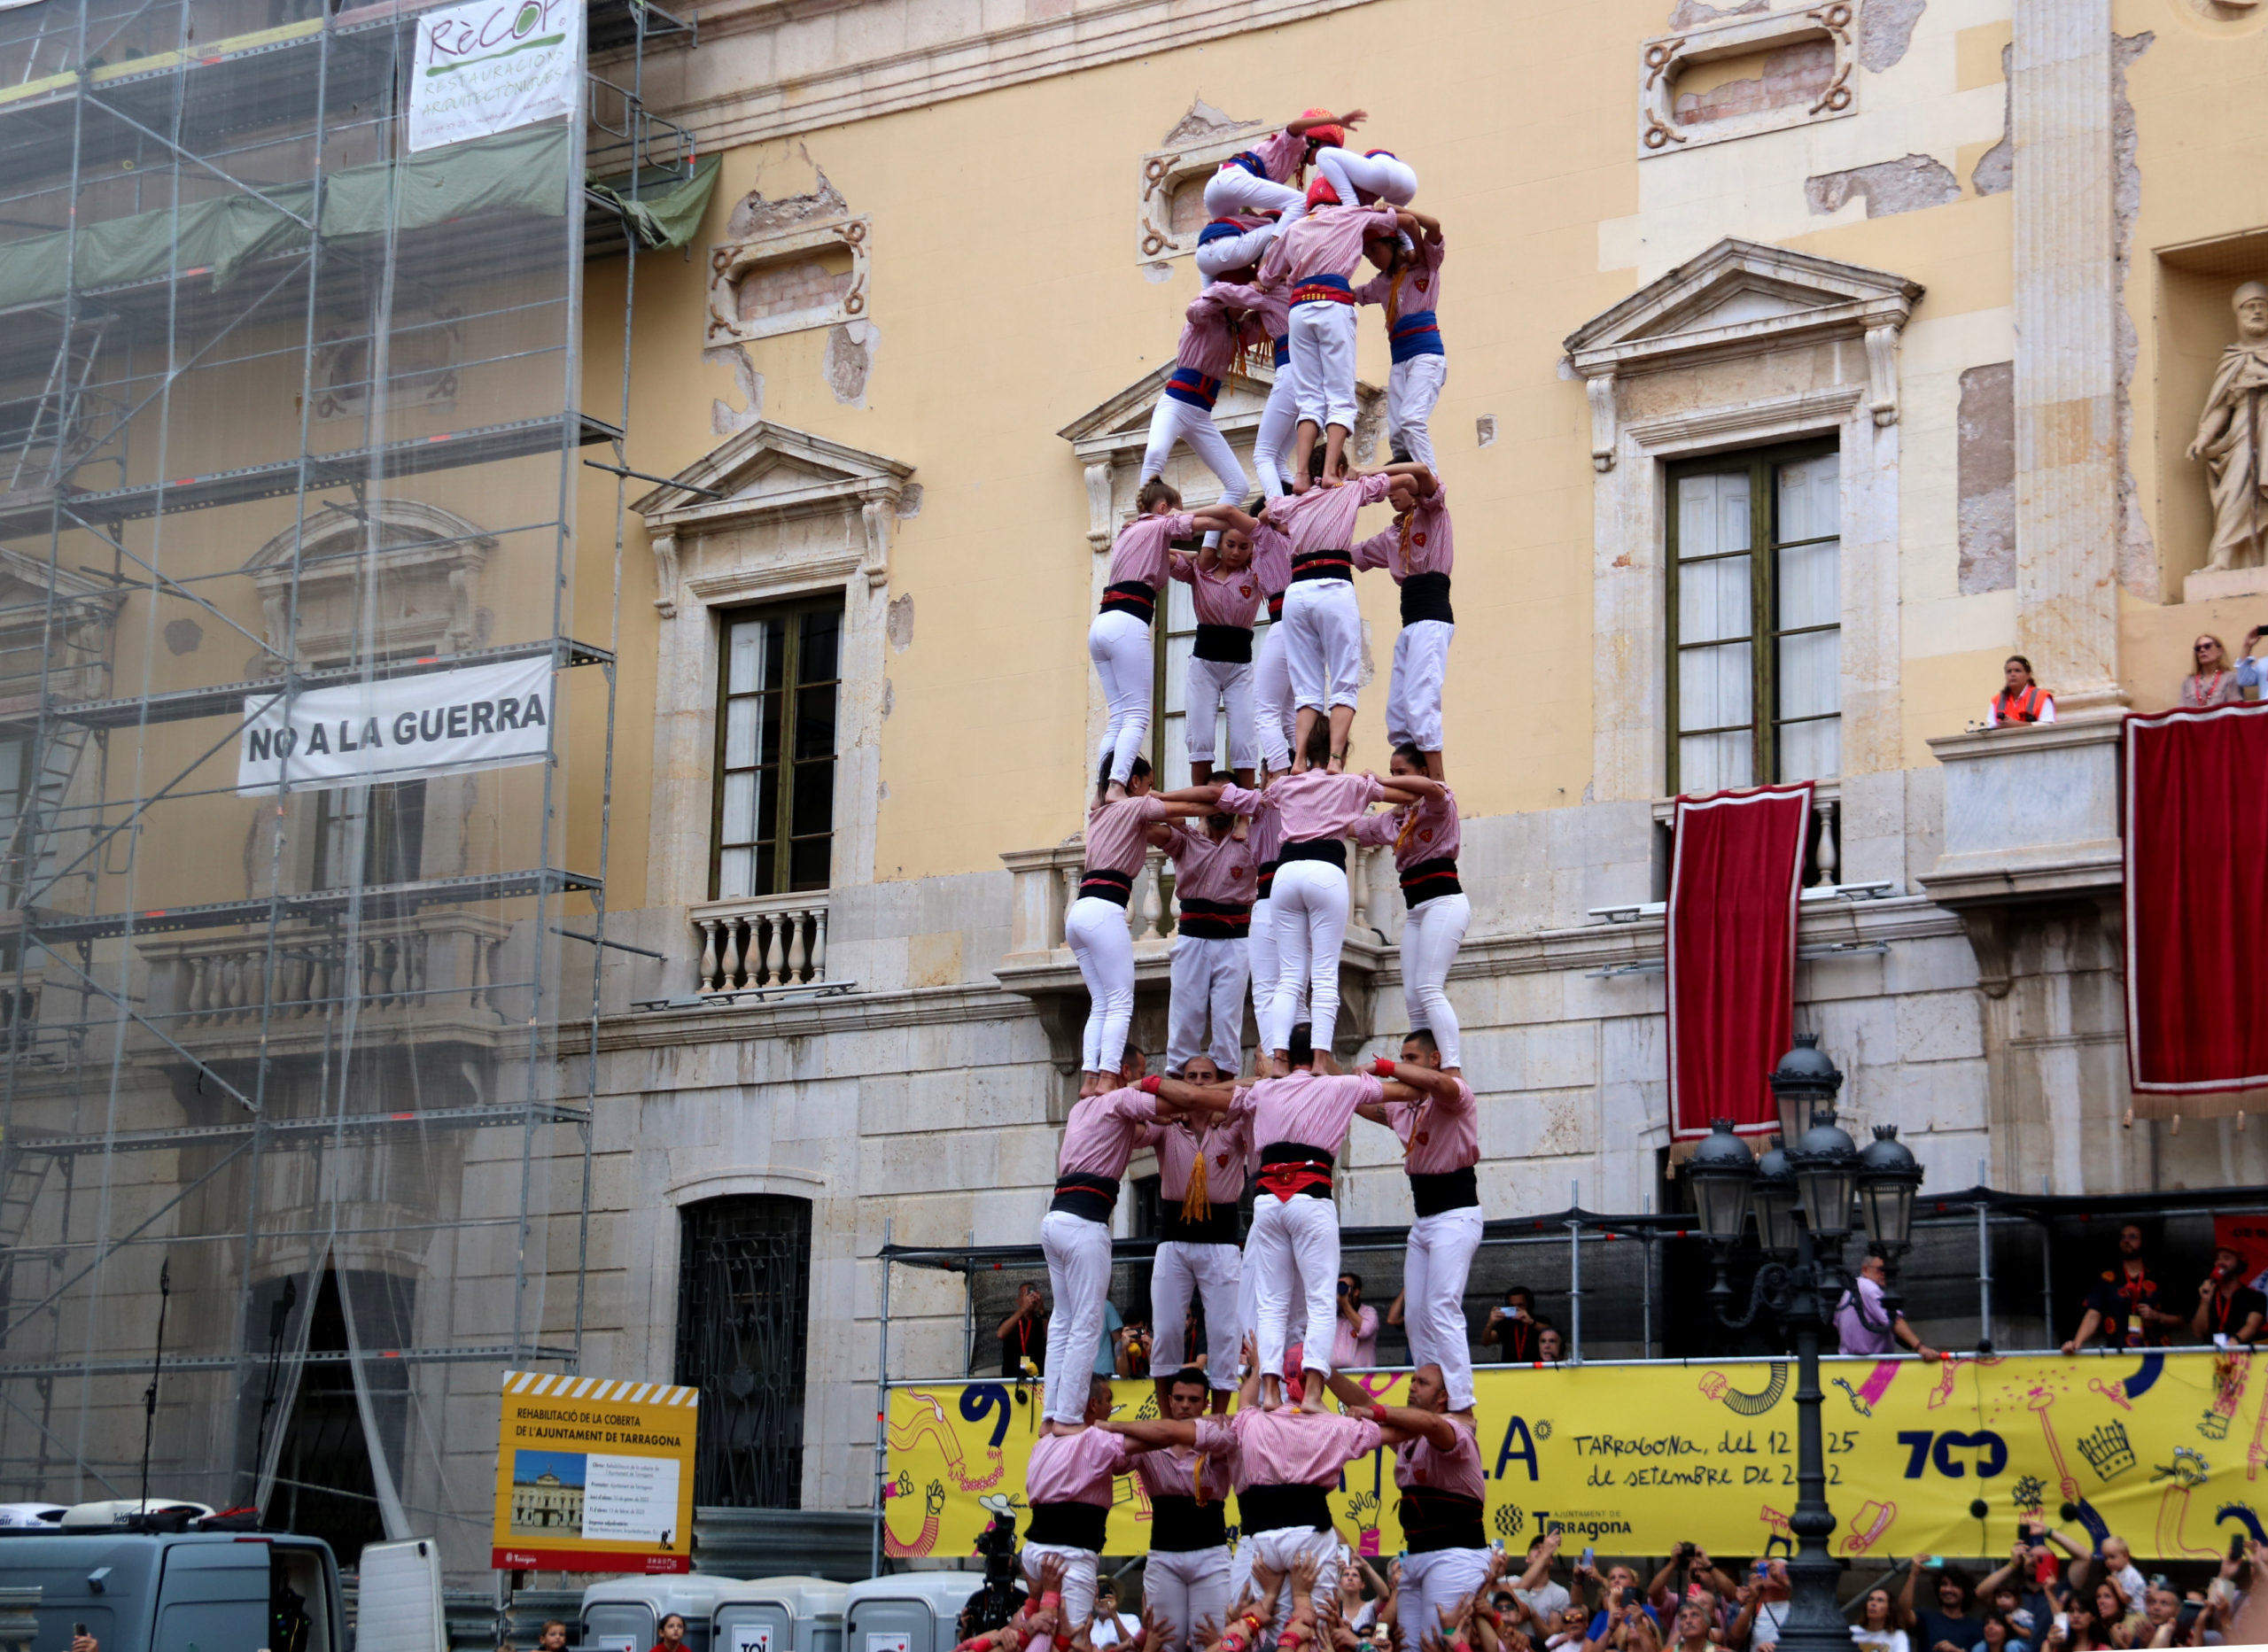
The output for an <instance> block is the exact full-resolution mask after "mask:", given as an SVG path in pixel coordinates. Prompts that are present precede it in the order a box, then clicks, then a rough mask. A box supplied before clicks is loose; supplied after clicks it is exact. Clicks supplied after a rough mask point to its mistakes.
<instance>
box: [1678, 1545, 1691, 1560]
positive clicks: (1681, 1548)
mask: <svg viewBox="0 0 2268 1652" xmlns="http://www.w3.org/2000/svg"><path fill="white" fill-rule="evenodd" d="M1693 1553H1694V1550H1693V1545H1692V1544H1690V1543H1681V1544H1679V1545H1678V1546H1677V1557H1678V1558H1679V1559H1680V1560H1691V1559H1692V1558H1693Z"/></svg>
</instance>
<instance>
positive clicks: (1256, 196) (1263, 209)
mask: <svg viewBox="0 0 2268 1652" xmlns="http://www.w3.org/2000/svg"><path fill="white" fill-rule="evenodd" d="M1261 213H1283V214H1284V215H1283V216H1282V217H1281V218H1279V219H1278V220H1277V221H1276V224H1277V228H1278V230H1279V231H1280V230H1284V229H1290V228H1291V227H1292V226H1293V224H1295V223H1297V222H1299V221H1300V220H1301V219H1302V218H1304V217H1306V216H1307V215H1308V198H1307V196H1306V194H1305V192H1304V191H1301V190H1295V189H1293V187H1292V186H1291V185H1290V184H1288V183H1278V182H1276V181H1275V179H1273V178H1263V177H1260V176H1258V175H1255V174H1254V173H1250V172H1247V171H1246V170H1245V169H1244V168H1243V167H1222V168H1221V169H1220V170H1219V171H1218V172H1216V173H1215V174H1214V175H1212V176H1211V177H1209V178H1208V179H1206V180H1205V215H1206V216H1207V217H1208V218H1253V217H1257V216H1258V215H1259V214H1261Z"/></svg>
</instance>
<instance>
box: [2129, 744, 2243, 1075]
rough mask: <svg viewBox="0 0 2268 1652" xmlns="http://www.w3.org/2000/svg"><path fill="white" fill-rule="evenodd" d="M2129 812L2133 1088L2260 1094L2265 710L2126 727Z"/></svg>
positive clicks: (2130, 1041)
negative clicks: (2258, 953)
mask: <svg viewBox="0 0 2268 1652" xmlns="http://www.w3.org/2000/svg"><path fill="white" fill-rule="evenodd" d="M2125 809H2126V1052H2127V1062H2128V1066H2129V1070H2130V1073H2131V1074H2132V1080H2133V1085H2134V1089H2135V1090H2137V1091H2139V1092H2140V1093H2142V1094H2145V1095H2158V1096H2202V1095H2212V1094H2215V1093H2220V1092H2227V1091H2231V1090H2253V1089H2257V1088H2260V1087H2262V1086H2264V1085H2268V981H2264V980H2263V979H2262V977H2261V975H2260V973H2259V972H2258V971H2257V970H2255V969H2252V968H2249V967H2248V958H2247V954H2246V951H2245V950H2244V949H2245V948H2247V947H2249V943H2250V942H2251V940H2252V938H2253V937H2255V936H2257V935H2260V934H2261V933H2262V931H2263V930H2264V928H2268V838H2264V836H2263V830H2262V828H2263V825H2264V823H2268V705H2263V704H2252V705H2243V704H2239V705H2225V706H2216V707H2214V708H2212V709H2211V710H2206V711H2167V712H2162V713H2160V714H2158V715H2156V716H2155V717H2128V718H2127V719H2126V801H2125ZM2232 942H2235V943H2236V944H2237V946H2238V948H2239V950H2238V951H2237V952H2235V953H2234V954H2233V955H2232V953H2231V951H2230V947H2231V943H2232Z"/></svg>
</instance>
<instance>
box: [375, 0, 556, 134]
mask: <svg viewBox="0 0 2268 1652" xmlns="http://www.w3.org/2000/svg"><path fill="white" fill-rule="evenodd" d="M582 63H583V0H474V3H473V4H470V5H455V6H448V7H446V8H444V9H443V10H441V11H439V12H427V13H426V14H425V15H424V16H423V17H421V18H419V19H417V51H416V58H415V59H414V60H413V63H412V66H411V69H410V81H409V147H410V149H411V150H412V151H418V150H427V149H439V147H440V146H441V145H442V144H444V143H462V142H463V141H464V140H465V139H466V138H469V137H485V136H488V135H489V134H490V133H492V132H509V131H510V130H511V129H512V128H514V127H520V126H526V125H528V124H529V123H530V122H531V121H535V120H548V119H549V118H551V117H552V116H555V115H563V114H572V113H574V112H575V109H576V106H577V104H578V101H579V100H578V97H577V94H578V93H579V91H580V89H581V81H582Z"/></svg>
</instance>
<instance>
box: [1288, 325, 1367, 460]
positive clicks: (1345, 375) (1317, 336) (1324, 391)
mask: <svg viewBox="0 0 2268 1652" xmlns="http://www.w3.org/2000/svg"><path fill="white" fill-rule="evenodd" d="M1292 361H1293V366H1294V367H1295V368H1296V369H1297V372H1298V376H1299V380H1300V417H1301V418H1302V419H1304V420H1308V421H1309V422H1310V423H1316V424H1335V425H1337V426H1339V428H1340V429H1341V430H1353V429H1354V428H1355V306H1353V305H1351V304H1333V303H1329V302H1321V301H1318V302H1310V303H1307V304H1295V305H1293V306H1292Z"/></svg>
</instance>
